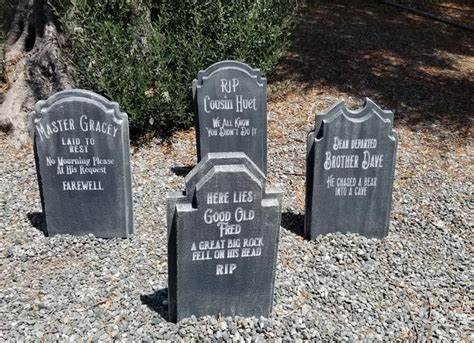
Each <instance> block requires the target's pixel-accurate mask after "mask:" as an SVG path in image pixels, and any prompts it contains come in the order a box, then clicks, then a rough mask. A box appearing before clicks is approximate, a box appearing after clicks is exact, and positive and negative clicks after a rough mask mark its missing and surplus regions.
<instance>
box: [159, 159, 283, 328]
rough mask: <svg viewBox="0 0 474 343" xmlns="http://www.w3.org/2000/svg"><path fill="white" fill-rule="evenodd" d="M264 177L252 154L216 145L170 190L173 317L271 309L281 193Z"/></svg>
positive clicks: (262, 312) (253, 313)
mask: <svg viewBox="0 0 474 343" xmlns="http://www.w3.org/2000/svg"><path fill="white" fill-rule="evenodd" d="M265 183H266V178H265V175H264V174H263V173H262V171H261V170H260V168H258V167H257V166H256V165H255V163H253V162H252V161H251V160H250V159H249V157H248V156H247V155H246V154H244V153H241V152H237V153H236V152H234V153H232V152H231V153H209V154H207V155H206V156H205V157H204V159H202V160H201V162H199V164H198V165H197V166H196V167H195V168H194V169H193V170H192V171H191V172H190V173H189V174H188V175H187V176H186V178H185V190H184V191H183V192H173V193H170V194H168V210H167V212H168V213H167V214H168V279H169V302H168V308H169V314H170V319H171V320H172V321H179V320H181V319H183V318H187V317H190V316H192V315H194V316H197V317H200V316H204V315H223V316H236V315H239V316H257V317H258V316H268V315H269V314H270V311H271V308H272V302H273V291H274V289H273V286H274V279H275V266H276V257H277V251H278V249H277V248H278V232H279V229H280V219H281V198H282V193H281V191H280V190H279V189H275V188H274V189H269V188H267V187H266V186H265Z"/></svg>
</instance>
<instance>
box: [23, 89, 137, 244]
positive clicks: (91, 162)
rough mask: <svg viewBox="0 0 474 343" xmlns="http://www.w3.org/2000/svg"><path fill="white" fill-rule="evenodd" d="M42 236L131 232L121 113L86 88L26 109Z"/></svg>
mask: <svg viewBox="0 0 474 343" xmlns="http://www.w3.org/2000/svg"><path fill="white" fill-rule="evenodd" d="M32 124H33V135H34V151H35V160H36V170H37V175H38V182H39V188H40V193H41V202H42V207H43V213H44V215H45V219H46V228H47V231H48V235H55V234H72V235H85V234H89V233H91V234H93V235H95V236H97V237H128V236H129V235H130V234H131V233H133V215H132V191H131V178H130V151H129V150H130V149H129V138H128V118H127V114H126V113H123V112H121V111H120V109H119V105H118V104H117V103H115V102H110V101H108V100H107V99H105V98H104V97H102V96H100V95H98V94H95V93H93V92H90V91H86V90H80V89H71V90H65V91H62V92H59V93H56V94H54V95H53V96H51V97H50V98H49V99H48V100H46V101H44V100H42V101H39V102H38V103H37V104H36V107H35V110H34V112H33V113H32Z"/></svg>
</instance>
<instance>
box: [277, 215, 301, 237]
mask: <svg viewBox="0 0 474 343" xmlns="http://www.w3.org/2000/svg"><path fill="white" fill-rule="evenodd" d="M281 226H282V227H283V228H284V229H286V230H288V231H291V232H293V233H294V234H295V235H298V236H301V237H303V238H304V215H302V214H296V213H292V212H283V213H282V215H281Z"/></svg>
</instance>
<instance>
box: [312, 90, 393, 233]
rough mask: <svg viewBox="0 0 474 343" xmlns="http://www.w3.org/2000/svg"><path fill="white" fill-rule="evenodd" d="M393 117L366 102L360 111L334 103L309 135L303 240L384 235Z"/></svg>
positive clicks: (389, 196)
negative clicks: (338, 234)
mask: <svg viewBox="0 0 474 343" xmlns="http://www.w3.org/2000/svg"><path fill="white" fill-rule="evenodd" d="M392 125H393V113H392V112H390V111H383V110H382V109H380V108H379V107H378V106H377V105H375V103H373V102H372V101H371V100H370V99H366V104H365V106H364V107H363V108H362V109H360V110H359V111H349V110H348V109H347V108H346V107H345V104H344V102H342V101H341V102H338V103H336V104H335V105H334V106H333V107H331V108H330V109H329V110H328V111H327V112H325V113H321V114H318V115H317V116H316V125H315V129H314V130H313V131H311V132H310V133H309V135H308V151H307V174H306V175H307V181H306V215H305V234H306V236H307V237H308V238H310V239H314V238H315V237H316V236H318V235H320V234H327V233H333V232H342V233H346V232H351V233H359V234H361V235H364V236H366V237H375V238H383V237H385V236H386V235H387V234H388V227H389V220H390V207H391V202H392V187H393V178H394V171H395V158H396V151H397V142H398V135H397V134H396V132H395V131H393V129H392Z"/></svg>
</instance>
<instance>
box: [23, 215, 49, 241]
mask: <svg viewBox="0 0 474 343" xmlns="http://www.w3.org/2000/svg"><path fill="white" fill-rule="evenodd" d="M26 217H27V218H28V220H29V221H30V224H31V225H32V226H33V227H35V228H36V229H38V230H39V231H41V232H42V233H43V234H44V235H45V236H48V231H47V230H46V221H45V220H44V214H43V212H30V213H27V214H26Z"/></svg>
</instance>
